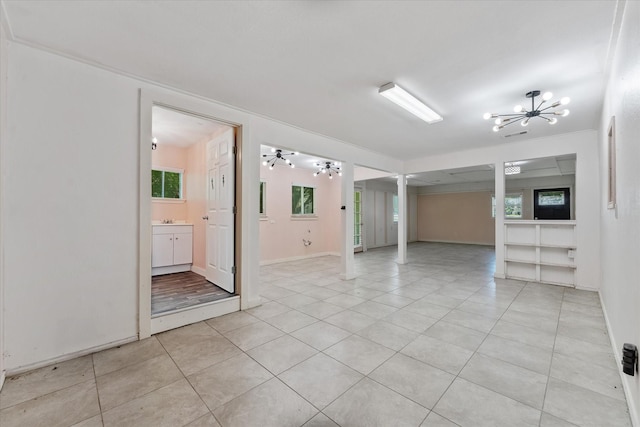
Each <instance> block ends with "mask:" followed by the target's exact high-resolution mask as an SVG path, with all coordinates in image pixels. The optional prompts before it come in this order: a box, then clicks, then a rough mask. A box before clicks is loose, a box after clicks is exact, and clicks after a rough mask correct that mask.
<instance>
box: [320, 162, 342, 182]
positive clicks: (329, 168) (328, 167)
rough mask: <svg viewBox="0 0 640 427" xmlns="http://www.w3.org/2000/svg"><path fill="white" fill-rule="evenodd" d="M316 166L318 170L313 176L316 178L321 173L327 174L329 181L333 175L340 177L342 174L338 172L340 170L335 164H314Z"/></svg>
mask: <svg viewBox="0 0 640 427" xmlns="http://www.w3.org/2000/svg"><path fill="white" fill-rule="evenodd" d="M316 166H317V167H318V168H319V169H318V172H316V173H314V174H313V176H318V175H320V174H321V173H328V174H329V179H333V176H331V175H332V173H333V174H338V176H342V172H341V171H340V168H339V167H338V164H337V163H335V162H324V164H322V163H316Z"/></svg>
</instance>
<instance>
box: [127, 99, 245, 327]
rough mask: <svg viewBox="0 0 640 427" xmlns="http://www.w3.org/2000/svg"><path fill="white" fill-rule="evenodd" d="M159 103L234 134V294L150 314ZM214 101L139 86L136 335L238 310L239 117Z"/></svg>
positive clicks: (240, 291)
mask: <svg viewBox="0 0 640 427" xmlns="http://www.w3.org/2000/svg"><path fill="white" fill-rule="evenodd" d="M154 106H162V107H166V108H170V109H172V110H175V111H177V112H182V113H185V114H191V115H196V116H199V117H203V118H205V119H209V120H214V121H217V122H220V123H223V124H226V125H228V126H231V127H232V128H234V133H235V136H236V141H235V144H236V156H235V177H234V179H235V181H236V186H235V187H236V188H235V198H236V206H237V214H236V218H235V221H234V226H235V227H234V228H235V229H234V248H235V249H234V257H235V265H236V273H237V274H236V276H235V278H234V281H235V288H236V289H235V290H236V294H237V295H236V296H234V297H231V298H226V299H223V300H219V301H214V302H212V303H210V304H206V305H201V306H196V307H193V308H185V309H182V310H177V311H175V312H172V313H169V314H167V315H163V316H159V317H155V318H152V317H151V238H152V228H151V203H150V202H151V186H150V185H149V182H150V179H151V178H150V177H151V166H152V165H151V138H152V130H151V127H152V108H153V107H154ZM216 107H218V106H217V105H215V104H213V103H210V102H206V101H203V100H200V99H197V98H192V99H189V98H186V97H180V96H172V95H170V94H167V93H165V92H156V91H152V90H147V89H140V98H139V112H138V113H139V198H138V211H139V223H138V339H144V338H148V337H150V336H151V335H152V334H156V333H159V332H162V331H165V330H169V329H174V328H178V327H180V326H185V325H188V324H191V323H195V322H198V321H201V320H204V319H208V318H211V317H216V316H221V315H223V314H227V313H232V312H235V311H239V310H240V307H241V305H246V304H241V299H242V297H243V295H242V286H241V279H240V278H241V276H240V275H239V274H238V273H239V272H241V271H242V258H243V257H242V242H241V236H242V234H241V224H242V221H241V215H242V204H241V203H240V202H238V201H239V197H238V195H239V194H241V193H239V191H241V190H242V186H241V185H239V183H240V182H241V181H242V179H241V176H242V175H241V171H242V156H241V150H242V134H243V130H244V129H243V124H242V120H237V118H236V119H233V118H232V114H229V115H228V116H227V115H226V114H220V112H219V111H216V110H219V108H216Z"/></svg>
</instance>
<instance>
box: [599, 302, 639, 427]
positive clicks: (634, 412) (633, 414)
mask: <svg viewBox="0 0 640 427" xmlns="http://www.w3.org/2000/svg"><path fill="white" fill-rule="evenodd" d="M597 292H598V297H599V298H600V306H601V307H602V314H604V323H605V325H606V326H607V333H608V334H609V341H610V342H611V347H612V348H613V354H614V355H615V357H616V360H622V353H621V352H620V351H619V350H618V349H619V348H621V347H619V346H618V344H617V343H616V339H615V336H614V335H613V331H612V330H611V323H609V316H608V315H607V308H606V307H605V305H604V300H603V299H602V294H601V293H600V291H597ZM616 368H617V370H618V374H619V375H620V379H621V380H622V390H624V397H625V399H626V400H627V407H628V408H629V417H630V418H631V424H632V425H633V426H635V427H639V426H640V415H639V414H638V412H639V411H640V408H638V402H634V401H633V399H632V396H631V393H630V392H629V389H630V388H631V380H630V379H629V378H635V377H629V376H628V375H625V374H624V373H623V372H622V369H620V366H619V365H616Z"/></svg>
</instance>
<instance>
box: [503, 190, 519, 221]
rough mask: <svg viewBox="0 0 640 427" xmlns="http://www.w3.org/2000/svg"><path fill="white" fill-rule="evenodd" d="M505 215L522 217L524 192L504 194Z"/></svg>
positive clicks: (507, 216) (506, 216)
mask: <svg viewBox="0 0 640 427" xmlns="http://www.w3.org/2000/svg"><path fill="white" fill-rule="evenodd" d="M504 217H505V218H522V194H507V195H505V196H504Z"/></svg>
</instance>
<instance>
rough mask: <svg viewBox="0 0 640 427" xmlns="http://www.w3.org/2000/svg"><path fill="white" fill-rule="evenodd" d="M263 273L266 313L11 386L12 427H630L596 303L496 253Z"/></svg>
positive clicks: (0, 403) (1, 397)
mask: <svg viewBox="0 0 640 427" xmlns="http://www.w3.org/2000/svg"><path fill="white" fill-rule="evenodd" d="M395 255H396V253H395V250H394V248H385V249H376V250H371V251H368V252H367V253H364V254H358V255H356V265H357V272H358V274H359V277H358V278H357V279H355V280H351V281H341V280H340V279H339V278H338V269H339V267H338V265H339V260H338V259H336V258H334V257H323V258H315V259H311V260H304V261H296V262H290V263H287V264H279V265H271V266H266V267H263V268H262V271H261V279H262V283H263V287H262V295H263V296H264V298H265V303H264V304H263V305H262V306H260V307H257V308H254V309H251V310H248V311H246V312H238V313H233V314H230V315H227V316H223V317H219V318H215V319H211V320H208V321H206V322H200V323H197V324H194V325H190V326H187V327H184V328H180V329H176V330H173V331H169V332H166V333H163V334H159V335H157V336H154V337H152V338H150V339H147V340H144V341H140V342H135V343H132V344H128V345H124V346H121V347H119V348H114V349H111V350H106V351H103V352H100V353H96V354H93V355H90V356H85V357H81V358H78V359H74V360H70V361H68V362H64V363H59V364H56V365H54V366H50V367H46V368H42V369H39V370H36V371H33V372H30V373H27V374H24V375H21V376H18V377H14V378H9V379H8V380H7V382H6V384H5V387H4V389H3V391H2V392H1V393H0V425H1V426H2V427H11V426H29V427H31V426H47V427H51V426H71V425H75V426H83V427H92V426H102V425H104V426H136V427H140V426H154V427H155V426H185V425H188V426H192V427H193V426H218V425H222V426H242V427H248V426H260V427H266V426H301V425H304V426H307V427H309V426H335V425H341V426H368V427H370V426H384V427H386V426H391V425H403V426H404V425H406V426H455V425H460V426H474V427H475V426H520V425H523V426H526V425H532V426H545V427H546V426H575V425H584V426H630V420H629V415H628V409H627V404H626V402H625V397H624V394H623V391H622V387H621V383H620V376H619V374H618V371H617V368H616V361H615V360H614V357H613V354H612V351H611V347H610V343H609V337H608V336H607V332H606V328H605V324H604V319H603V315H602V310H601V308H600V302H599V299H598V295H597V294H596V293H592V292H584V291H576V290H573V289H567V288H562V287H556V286H549V285H541V284H535V283H524V282H518V281H512V280H494V279H493V271H494V262H495V261H494V253H493V249H492V248H488V247H479V246H465V245H448V244H425V243H421V244H411V245H410V247H409V261H410V262H409V264H407V265H397V264H396V263H395V262H394V261H393V259H394V258H395Z"/></svg>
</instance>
